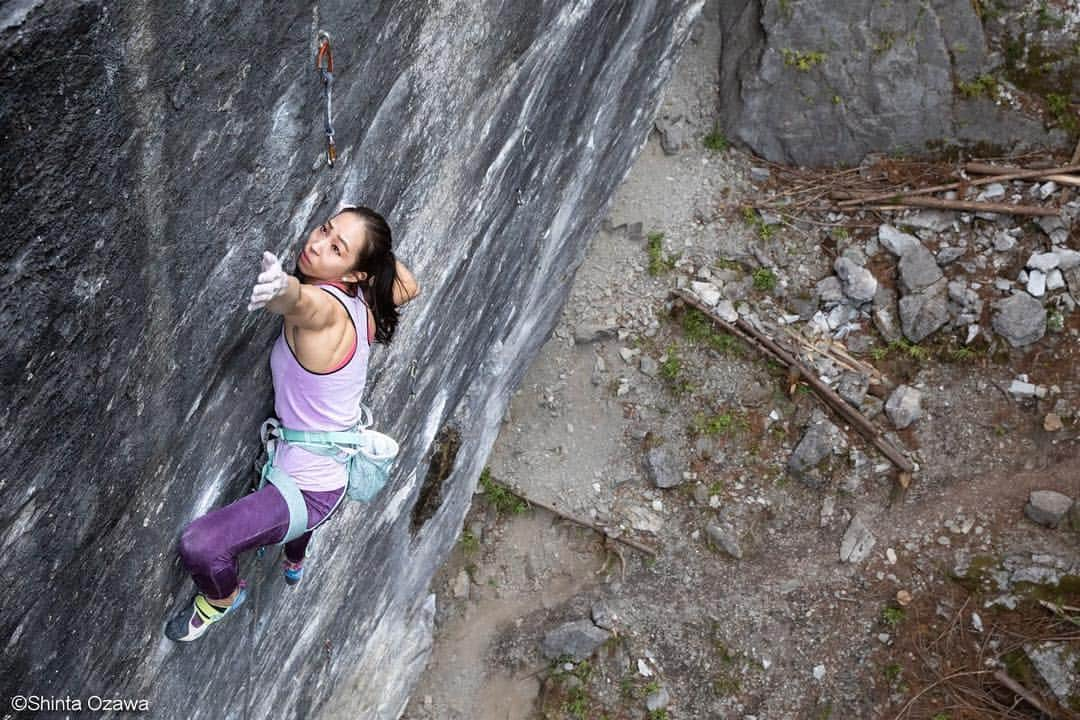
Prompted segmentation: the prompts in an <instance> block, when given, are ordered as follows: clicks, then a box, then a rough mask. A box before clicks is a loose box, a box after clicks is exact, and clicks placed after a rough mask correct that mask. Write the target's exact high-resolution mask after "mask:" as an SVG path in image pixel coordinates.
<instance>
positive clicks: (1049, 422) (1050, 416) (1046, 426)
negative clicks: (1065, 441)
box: [1043, 413, 1065, 432]
mask: <svg viewBox="0 0 1080 720" xmlns="http://www.w3.org/2000/svg"><path fill="white" fill-rule="evenodd" d="M1063 427H1065V426H1064V425H1062V423H1061V418H1060V417H1058V416H1057V415H1055V414H1054V413H1047V414H1046V417H1045V418H1044V419H1043V430H1046V432H1057V431H1058V430H1060V429H1061V428H1063Z"/></svg>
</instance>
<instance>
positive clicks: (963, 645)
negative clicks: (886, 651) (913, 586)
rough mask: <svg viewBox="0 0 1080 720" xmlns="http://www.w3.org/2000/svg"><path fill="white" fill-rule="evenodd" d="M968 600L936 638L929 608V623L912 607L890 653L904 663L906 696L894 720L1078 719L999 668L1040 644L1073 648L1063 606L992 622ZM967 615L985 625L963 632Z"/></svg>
mask: <svg viewBox="0 0 1080 720" xmlns="http://www.w3.org/2000/svg"><path fill="white" fill-rule="evenodd" d="M976 599H977V598H976V597H975V596H968V597H967V598H966V599H965V600H964V602H963V603H962V604H961V605H960V609H959V610H957V611H956V613H955V614H953V616H952V618H951V619H950V620H949V621H947V623H946V626H945V628H944V629H943V630H941V631H940V632H938V625H937V623H936V611H935V610H934V609H933V605H929V606H928V607H926V608H925V610H924V612H926V613H928V614H929V615H930V617H919V616H920V614H921V613H920V610H919V609H914V613H915V615H916V617H915V622H914V623H912V625H911V627H912V631H911V632H910V633H909V634H908V635H906V636H904V637H903V641H902V642H901V648H899V649H898V650H902V651H903V652H900V653H899V654H900V655H901V656H902V657H904V658H906V659H907V661H906V662H905V663H904V665H905V666H906V667H905V669H904V679H905V681H906V683H907V684H908V685H909V687H911V689H912V691H914V694H913V695H912V696H911V698H910V699H908V700H907V701H906V702H905V703H904V705H903V706H902V707H901V708H900V711H899V713H898V714H897V715H895V717H894V720H912V719H913V718H916V717H921V718H928V717H933V716H936V715H941V714H943V715H946V716H948V717H955V718H969V717H970V718H1000V719H1002V720H1032V719H1034V718H1051V719H1053V720H1077V718H1080V713H1077V712H1076V711H1074V710H1072V709H1070V708H1068V707H1063V706H1062V705H1061V704H1059V703H1058V702H1057V701H1056V698H1055V697H1054V696H1053V694H1052V693H1047V692H1045V691H1044V690H1043V689H1041V688H1040V687H1039V686H1038V684H1037V683H1035V682H1034V680H1035V678H1020V679H1018V678H1017V677H1013V676H1012V675H1010V674H1009V672H1007V671H1006V669H1003V668H1004V667H1006V666H1007V665H1008V662H1007V659H1008V658H1009V657H1010V656H1016V655H1017V654H1022V653H1023V652H1024V647H1025V646H1026V645H1029V644H1033V643H1039V642H1042V641H1047V640H1054V641H1058V642H1061V643H1065V644H1069V643H1076V642H1080V626H1078V624H1077V620H1076V618H1075V617H1074V616H1071V615H1069V614H1068V613H1067V612H1064V611H1063V606H1057V605H1054V604H1052V603H1044V604H1043V606H1044V607H1046V609H1048V610H1051V612H1052V613H1053V615H1045V614H1044V615H1038V614H1035V612H1034V611H1033V609H1032V608H1031V607H1030V606H1028V605H1025V606H1023V609H1022V610H1019V611H1016V612H1014V613H1009V614H1007V615H1000V616H998V617H1000V618H1001V619H1002V620H1008V621H1009V623H1008V624H1007V625H1006V624H998V623H997V622H994V620H993V619H991V616H990V615H988V613H987V612H986V611H984V610H981V609H980V608H979V607H978V605H979V603H977V602H975V603H973V602H972V601H973V600H976ZM1047 606H1048V607H1047ZM1065 607H1068V606H1065ZM972 610H980V612H982V613H983V622H984V623H985V624H986V627H985V628H984V629H983V630H982V631H981V632H974V631H973V630H972V628H971V627H970V622H969V620H968V619H969V618H970V616H971V611H972ZM908 673H910V674H908Z"/></svg>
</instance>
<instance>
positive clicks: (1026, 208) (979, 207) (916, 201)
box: [896, 197, 1061, 215]
mask: <svg viewBox="0 0 1080 720" xmlns="http://www.w3.org/2000/svg"><path fill="white" fill-rule="evenodd" d="M896 202H897V203H898V204H900V205H913V206H916V207H932V208H943V209H945V210H969V211H971V212H988V213H1001V214H1004V215H1060V214H1061V209H1060V208H1055V207H1042V206H1040V205H1009V204H1007V203H988V202H977V201H973V200H939V199H938V198H926V197H910V198H908V197H905V198H898V199H897V201H896Z"/></svg>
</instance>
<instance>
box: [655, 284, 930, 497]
mask: <svg viewBox="0 0 1080 720" xmlns="http://www.w3.org/2000/svg"><path fill="white" fill-rule="evenodd" d="M672 294H673V295H675V296H677V297H678V298H679V299H681V300H683V301H684V302H685V303H687V304H688V305H691V306H693V307H695V308H697V309H698V310H700V311H701V312H702V313H704V314H705V316H706V317H708V318H709V319H710V320H712V321H713V322H714V323H716V324H717V325H719V326H720V327H722V328H723V329H724V330H726V331H728V332H730V333H732V334H733V335H738V336H739V337H742V338H749V339H750V340H752V341H753V342H754V343H756V344H757V345H758V346H759V347H762V348H764V349H765V350H766V351H767V352H768V353H769V354H771V355H772V356H773V357H775V358H776V359H777V360H779V361H780V362H782V363H784V364H785V365H787V366H788V367H789V368H794V369H795V370H798V371H799V374H800V375H802V379H803V380H804V381H805V382H806V384H807V385H809V386H810V388H811V389H813V390H814V392H816V393H817V395H818V397H819V398H821V400H822V401H823V402H824V403H825V404H826V405H828V406H830V407H831V408H832V409H833V410H835V411H836V414H837V415H839V416H840V417H842V418H843V419H844V420H846V421H847V422H849V423H851V425H853V426H854V427H855V429H856V430H858V431H859V432H860V433H862V435H863V436H864V437H865V438H866V439H867V440H869V441H870V442H871V443H873V445H874V447H876V448H877V449H878V450H880V451H881V453H882V454H883V455H884V456H885V457H887V458H888V459H889V460H890V461H891V462H892V463H893V464H894V465H896V467H898V468H900V470H901V473H902V474H904V473H911V472H913V471H914V469H915V467H914V466H913V465H912V464H911V461H910V460H908V459H907V458H906V457H904V455H903V454H902V453H901V452H900V451H899V450H898V449H897V448H896V446H894V445H893V444H892V443H890V442H889V441H888V440H886V439H885V438H884V437H882V436H881V433H880V432H879V431H878V429H877V428H876V427H875V426H874V424H873V423H871V422H870V421H869V420H867V419H866V416H865V415H863V414H862V413H861V412H859V411H858V410H857V409H855V408H854V407H852V406H851V405H850V404H849V403H848V402H847V401H846V400H844V399H843V398H842V397H840V396H839V395H837V394H836V392H835V391H834V390H833V389H832V388H831V387H829V386H828V385H826V384H825V383H824V382H822V381H821V379H820V378H818V376H817V374H816V373H814V372H813V371H812V370H811V369H810V368H808V367H806V366H805V365H803V364H802V363H801V362H799V360H798V359H797V358H795V357H793V356H792V355H791V354H790V353H788V352H787V351H785V350H784V349H783V348H781V347H780V346H778V345H777V344H776V343H775V342H773V341H772V339H770V338H769V337H768V336H766V335H765V334H763V333H761V332H759V331H758V330H757V328H755V327H754V326H753V325H751V324H750V323H748V322H746V321H745V320H743V319H742V318H739V319H738V320H736V321H735V323H729V322H728V321H726V320H724V319H723V318H722V317H720V316H718V315H717V314H716V313H714V312H713V311H712V310H711V309H710V308H709V307H708V306H706V305H705V304H704V303H702V302H701V301H700V300H698V299H697V298H695V297H694V296H693V295H691V294H690V293H688V292H686V291H685V290H674V291H672ZM908 480H909V481H910V478H908ZM901 484H902V485H904V487H906V484H905V483H904V481H903V480H901Z"/></svg>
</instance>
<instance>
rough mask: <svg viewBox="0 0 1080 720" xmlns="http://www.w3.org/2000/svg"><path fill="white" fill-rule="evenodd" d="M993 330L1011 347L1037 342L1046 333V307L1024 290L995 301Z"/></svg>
mask: <svg viewBox="0 0 1080 720" xmlns="http://www.w3.org/2000/svg"><path fill="white" fill-rule="evenodd" d="M994 307H995V310H996V312H995V314H994V319H993V325H994V331H995V332H996V333H997V334H998V335H1001V336H1002V337H1003V338H1005V339H1006V340H1007V341H1008V343H1009V344H1010V345H1012V346H1013V347H1023V346H1025V345H1030V344H1031V343H1033V342H1037V341H1038V340H1039V339H1040V338H1042V336H1043V335H1045V334H1046V308H1044V307H1043V306H1042V303H1041V302H1039V301H1038V300H1036V299H1035V298H1033V297H1031V296H1030V295H1028V294H1027V293H1025V292H1019V293H1016V294H1015V295H1013V296H1012V297H1008V298H1005V299H1004V300H1001V301H999V302H997V303H995V306H994Z"/></svg>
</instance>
